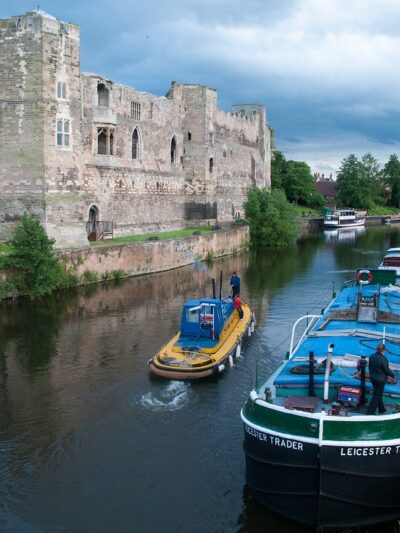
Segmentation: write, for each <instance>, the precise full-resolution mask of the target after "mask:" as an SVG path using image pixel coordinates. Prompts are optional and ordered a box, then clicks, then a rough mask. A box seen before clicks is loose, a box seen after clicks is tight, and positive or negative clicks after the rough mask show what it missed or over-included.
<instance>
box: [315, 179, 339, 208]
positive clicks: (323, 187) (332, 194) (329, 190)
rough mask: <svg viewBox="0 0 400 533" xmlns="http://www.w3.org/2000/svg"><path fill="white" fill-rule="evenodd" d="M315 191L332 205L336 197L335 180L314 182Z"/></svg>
mask: <svg viewBox="0 0 400 533" xmlns="http://www.w3.org/2000/svg"><path fill="white" fill-rule="evenodd" d="M314 185H315V188H316V189H317V191H318V192H319V193H320V194H322V196H323V197H324V198H325V200H326V203H327V204H329V205H332V204H333V203H334V202H335V199H336V182H335V181H333V180H319V181H315V182H314Z"/></svg>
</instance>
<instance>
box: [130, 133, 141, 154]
mask: <svg viewBox="0 0 400 533" xmlns="http://www.w3.org/2000/svg"><path fill="white" fill-rule="evenodd" d="M139 157H140V139H139V132H138V129H137V128H135V129H134V130H133V133H132V159H139Z"/></svg>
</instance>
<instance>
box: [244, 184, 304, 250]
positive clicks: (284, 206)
mask: <svg viewBox="0 0 400 533" xmlns="http://www.w3.org/2000/svg"><path fill="white" fill-rule="evenodd" d="M244 208H245V214H246V219H247V220H248V221H249V223H250V243H251V245H252V246H254V247H281V246H288V245H290V244H292V243H293V242H294V241H295V240H296V238H297V236H298V234H299V225H298V218H297V216H296V212H295V209H294V207H293V206H292V205H291V204H290V203H289V202H288V201H287V199H286V195H285V193H284V191H282V190H280V189H272V190H271V191H267V190H264V189H258V188H255V189H251V190H250V191H249V193H248V195H247V200H246V202H245V204H244Z"/></svg>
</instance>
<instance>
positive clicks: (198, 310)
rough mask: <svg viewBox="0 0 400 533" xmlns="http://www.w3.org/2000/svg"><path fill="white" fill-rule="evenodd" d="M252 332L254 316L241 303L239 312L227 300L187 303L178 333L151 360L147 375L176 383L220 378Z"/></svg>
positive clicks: (248, 308)
mask: <svg viewBox="0 0 400 533" xmlns="http://www.w3.org/2000/svg"><path fill="white" fill-rule="evenodd" d="M254 328H255V317H254V314H253V313H252V311H251V309H250V307H249V306H248V305H247V304H246V303H245V302H243V301H242V305H241V311H239V310H238V309H237V308H235V305H234V302H233V300H232V298H231V297H230V296H229V297H224V298H221V297H220V298H216V297H215V296H214V297H213V298H200V299H196V300H189V301H187V302H185V303H184V304H183V308H182V314H181V321H180V329H179V332H178V333H177V334H176V335H175V336H174V337H173V338H172V339H171V340H170V341H169V342H168V343H167V344H166V345H165V346H163V347H162V348H161V349H160V351H159V352H158V353H157V354H156V355H155V356H154V357H153V358H152V359H150V361H149V367H150V371H151V373H152V374H155V375H157V376H160V377H163V378H167V379H177V380H182V379H183V380H196V379H201V378H207V377H210V376H215V375H219V374H221V373H222V372H223V371H224V370H225V368H226V367H227V366H228V365H232V364H233V363H234V361H235V360H236V359H237V358H238V357H239V356H240V354H241V347H242V342H243V340H244V339H245V338H247V337H250V336H251V334H252V333H253V332H254Z"/></svg>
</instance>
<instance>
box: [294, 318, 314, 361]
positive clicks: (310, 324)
mask: <svg viewBox="0 0 400 533" xmlns="http://www.w3.org/2000/svg"><path fill="white" fill-rule="evenodd" d="M319 318H321V315H304V316H301V317H300V318H298V319H297V320H296V322H295V323H294V325H293V328H292V338H291V339H290V349H289V357H292V355H293V352H294V349H296V348H297V346H298V345H299V344H300V343H301V342H302V340H303V339H304V337H305V336H306V335H307V333H308V332H309V330H310V328H311V327H312V326H313V325H314V324H315V322H316V321H317V320H318V319H319ZM305 319H308V320H310V319H311V321H310V323H309V324H308V325H307V327H306V328H305V330H304V331H303V334H302V336H301V338H300V339H299V341H298V342H297V343H296V346H295V348H294V349H293V343H294V335H295V332H296V327H297V324H298V323H299V322H301V321H302V320H305Z"/></svg>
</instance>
